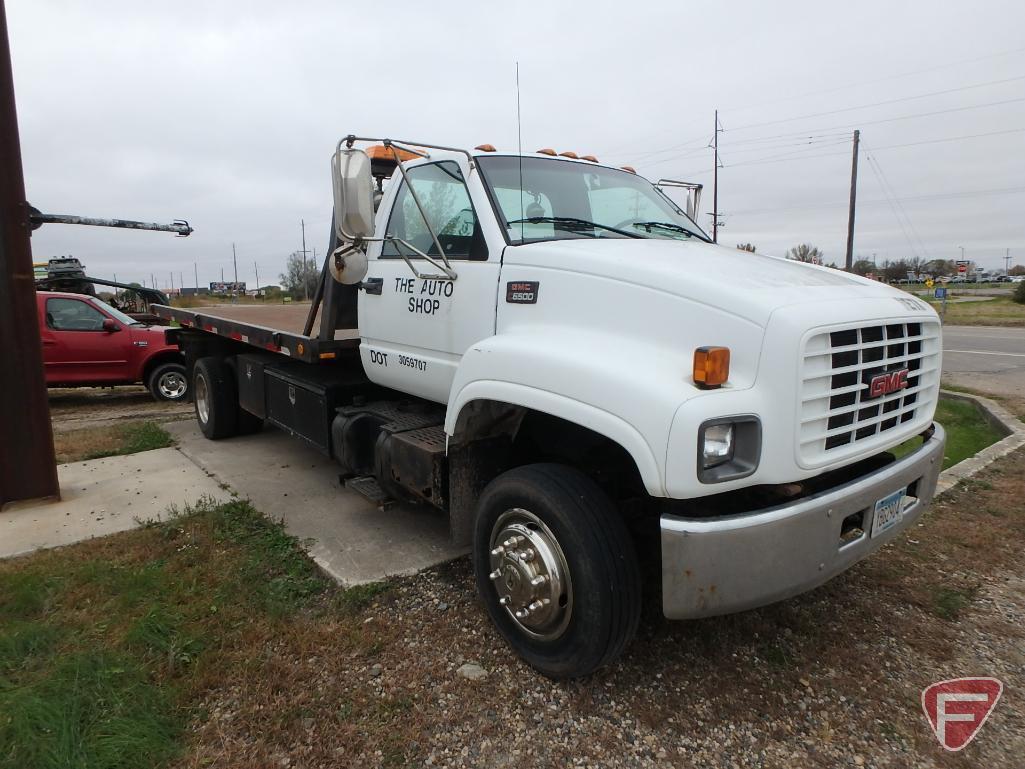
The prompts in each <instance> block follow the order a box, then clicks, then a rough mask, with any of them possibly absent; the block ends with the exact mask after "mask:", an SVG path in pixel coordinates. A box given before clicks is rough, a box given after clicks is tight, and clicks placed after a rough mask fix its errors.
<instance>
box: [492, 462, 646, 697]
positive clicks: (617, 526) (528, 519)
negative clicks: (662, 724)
mask: <svg viewBox="0 0 1025 769" xmlns="http://www.w3.org/2000/svg"><path fill="white" fill-rule="evenodd" d="M473 562H474V572H475V575H476V578H477V589H478V590H479V591H480V594H481V596H482V598H483V599H484V603H485V605H486V606H487V610H488V613H489V614H490V615H491V619H492V621H493V622H494V623H495V625H496V626H497V628H498V630H499V632H500V633H501V634H502V636H503V637H504V638H505V639H506V641H508V642H509V644H510V646H512V647H513V649H515V650H516V652H517V653H518V654H519V655H520V656H521V657H523V659H525V660H526V661H527V662H528V663H529V664H530V665H531V666H533V667H534V668H536V669H537V670H539V671H540V672H541V673H543V674H545V675H547V676H549V677H552V678H574V677H578V676H584V675H587V674H589V673H591V672H593V671H595V670H597V669H598V668H600V667H602V666H603V665H607V664H608V663H610V662H611V661H612V660H614V659H615V658H616V657H618V656H619V654H620V653H621V652H622V651H623V649H624V648H625V647H626V644H627V643H628V642H629V641H630V639H631V638H632V637H633V635H634V633H635V632H636V630H637V623H638V621H639V619H640V610H641V578H640V570H639V568H638V564H637V556H636V554H635V553H634V549H633V543H632V541H631V539H630V534H629V532H628V531H627V529H626V526H625V525H624V523H623V520H622V518H621V517H620V515H619V513H618V512H617V510H616V508H615V506H614V505H613V504H612V501H611V500H610V499H609V498H608V496H606V494H605V493H604V492H603V491H602V490H601V489H599V488H598V486H597V485H596V484H595V483H594V482H593V481H591V480H590V479H589V478H588V477H587V476H585V475H584V474H583V473H581V472H579V471H578V470H575V469H573V468H570V467H565V466H563V465H555V464H537V465H527V466H525V467H519V468H516V469H514V470H510V471H509V472H507V473H504V474H503V475H500V476H499V477H498V478H496V479H495V480H494V481H492V482H491V483H490V484H489V485H488V487H487V488H486V489H485V490H484V493H483V494H482V495H481V498H480V501H479V503H478V507H477V517H476V520H475V524H474V540H473Z"/></svg>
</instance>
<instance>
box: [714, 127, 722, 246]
mask: <svg viewBox="0 0 1025 769" xmlns="http://www.w3.org/2000/svg"><path fill="white" fill-rule="evenodd" d="M719 130H720V129H719V110H716V111H715V133H714V134H713V135H712V155H713V159H714V160H715V162H714V163H713V164H712V242H713V243H718V242H719Z"/></svg>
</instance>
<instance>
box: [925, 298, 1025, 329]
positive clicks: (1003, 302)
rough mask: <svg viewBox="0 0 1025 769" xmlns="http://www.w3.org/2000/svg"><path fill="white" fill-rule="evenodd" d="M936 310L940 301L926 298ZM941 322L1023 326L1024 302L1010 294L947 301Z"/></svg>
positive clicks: (958, 324) (1024, 320) (970, 324)
mask: <svg viewBox="0 0 1025 769" xmlns="http://www.w3.org/2000/svg"><path fill="white" fill-rule="evenodd" d="M927 301H928V302H929V304H931V305H932V306H933V309H935V310H936V312H941V309H942V303H941V302H938V301H936V300H935V299H928V300H927ZM941 316H942V317H943V322H944V323H948V324H950V325H952V326H1025V304H1017V303H1016V302H1014V301H1012V300H1011V297H1010V296H996V297H993V298H991V299H986V300H983V301H978V302H949V301H948V302H947V309H946V313H945V314H944V313H942V312H941Z"/></svg>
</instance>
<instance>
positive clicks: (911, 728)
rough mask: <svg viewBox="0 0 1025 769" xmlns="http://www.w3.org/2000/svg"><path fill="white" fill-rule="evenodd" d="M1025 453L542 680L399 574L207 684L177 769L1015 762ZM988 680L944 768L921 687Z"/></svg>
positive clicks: (463, 586)
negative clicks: (361, 604)
mask: <svg viewBox="0 0 1025 769" xmlns="http://www.w3.org/2000/svg"><path fill="white" fill-rule="evenodd" d="M1023 498H1025V452H1018V453H1017V454H1015V455H1012V456H1011V457H1009V458H1006V459H1004V460H1002V461H1001V462H1000V463H998V464H997V465H995V466H994V467H993V468H991V469H989V470H987V471H985V472H984V473H983V475H982V476H981V477H980V478H978V479H977V480H975V481H973V482H970V483H969V484H967V485H962V486H961V487H958V488H957V489H956V490H954V491H953V492H951V493H950V494H948V495H947V496H946V497H944V499H943V500H942V501H941V502H940V503H939V504H937V505H936V506H935V507H934V509H933V510H932V511H931V512H930V513H929V515H928V516H927V518H925V519H924V522H923V523H922V524H921V525H919V527H918V528H916V529H915V530H914V531H913V532H912V533H911V534H910V536H909V537H907V538H905V539H903V540H901V541H899V542H896V543H894V544H892V545H889V546H887V547H886V548H885V549H884V551H883V552H882V553H880V554H879V555H877V556H875V557H873V558H871V559H869V560H867V561H865V562H863V563H862V564H859V565H858V566H856V567H855V568H854V569H852V570H851V571H850V572H848V573H847V574H845V575H843V576H841V577H839V578H837V579H836V580H834V581H832V582H831V583H829V584H827V585H825V586H824V587H822V588H820V589H818V590H816V591H813V592H812V593H810V594H807V595H805V596H801V597H798V598H796V599H793V600H790V601H787V602H784V603H781V604H777V605H775V606H771V607H767V608H765V609H761V610H758V611H752V612H746V613H743V614H739V615H734V616H730V617H721V618H715V619H709V620H703V621H697V622H684V623H669V622H666V621H665V620H663V619H661V618H660V617H659V615H658V611H657V608H655V609H651V607H649V611H648V612H647V614H646V616H645V618H644V620H643V621H642V625H641V629H640V633H639V636H638V638H637V640H636V641H635V642H634V643H633V644H632V645H631V646H630V647H629V649H628V650H627V653H626V654H625V655H624V657H623V658H622V659H621V660H620V661H619V662H618V663H617V664H615V665H613V666H612V667H610V668H608V669H606V670H603V671H600V672H599V673H597V674H595V675H593V676H591V677H589V678H587V679H583V680H580V681H572V682H554V681H550V680H547V679H545V678H543V677H541V676H539V675H537V674H536V673H534V672H533V671H532V670H531V669H529V668H528V667H526V666H525V665H524V664H523V663H521V662H520V661H519V660H518V658H516V657H515V656H514V655H513V654H512V653H511V651H510V650H509V649H508V648H507V647H506V646H505V644H504V643H503V642H502V641H501V639H500V638H499V637H498V636H497V634H496V633H495V632H494V631H493V629H492V627H491V626H490V624H489V623H488V620H487V617H486V615H485V612H484V610H483V607H482V606H481V604H480V602H479V600H478V598H477V596H476V592H475V590H474V587H473V582H472V576H471V573H470V569H469V565H468V563H467V561H466V560H465V559H464V560H461V561H457V562H455V563H453V564H450V565H448V566H445V567H441V568H438V569H434V570H432V571H429V572H426V573H424V574H421V575H418V576H415V577H410V578H405V579H399V580H395V581H394V582H392V583H391V589H390V590H388V591H387V592H386V593H383V594H382V595H380V596H377V597H376V598H375V599H374V600H373V601H372V602H371V603H370V604H369V605H368V606H367V607H366V608H364V609H362V610H361V612H360V613H359V614H357V615H356V616H355V617H354V618H353V621H354V623H355V627H356V630H353V629H352V628H351V627H346V626H343V625H338V624H329V625H328V626H325V625H324V623H323V622H320V621H317V620H316V619H313V618H311V619H310V621H309V622H308V623H304V622H298V623H295V625H294V627H293V628H291V629H290V630H291V632H290V633H289V634H288V636H287V637H282V636H281V635H275V636H270V637H267V638H266V639H265V641H264V642H263V643H262V646H261V647H260V648H261V649H262V651H261V653H260V655H259V657H258V659H255V660H253V659H250V660H249V661H248V662H247V663H246V664H245V665H239V666H237V667H238V670H236V671H233V672H232V673H230V674H229V675H228V676H227V678H226V680H223V681H221V682H219V684H218V685H216V686H214V687H212V688H211V690H210V692H209V695H208V697H207V701H206V702H205V703H204V706H203V708H202V710H203V712H204V713H207V714H208V717H207V718H206V719H204V720H202V721H201V722H199V723H197V725H196V728H195V732H194V734H193V744H192V748H191V750H190V757H189V758H188V759H187V760H185V761H183V762H182V763H183V765H186V766H196V767H199V766H204V767H206V766H286V767H289V766H290V767H335V766H360V767H363V766H368V767H371V766H443V767H506V766H509V767H513V766H515V767H563V766H593V767H724V768H728V769H735V768H737V767H839V766H853V767H861V766H868V767H909V766H915V767H947V766H955V767H968V766H986V767H993V768H997V767H1009V768H1010V767H1020V766H1022V763H1023V756H1025V719H1023V716H1025V703H1023V699H1022V692H1023V691H1025V630H1023V628H1025V579H1023V578H1022V574H1023V573H1025V557H1023V555H1022V552H1021V548H1020V545H1019V544H1018V543H1019V542H1020V531H1021V525H1022V523H1023V522H1025V503H1023V501H1022V500H1023ZM969 675H984V676H995V677H997V678H1000V679H1001V680H1002V681H1003V682H1004V685H1005V690H1004V696H1003V698H1002V700H1001V701H1000V703H999V704H998V706H997V708H996V710H995V711H994V713H993V715H992V717H991V718H990V719H989V721H988V722H987V723H986V725H985V726H984V727H983V729H982V731H981V733H980V735H979V737H978V738H977V739H976V740H975V742H973V743H972V744H971V745H969V746H968V747H967V748H966V749H965V750H964V751H963V752H962V753H959V754H947V753H944V751H943V750H941V749H940V747H939V745H938V744H937V742H936V740H935V738H934V737H933V735H932V733H931V731H930V729H929V727H928V725H927V723H926V720H925V718H924V716H923V714H922V711H921V706H920V704H919V703H920V692H921V690H922V689H923V688H924V687H925V686H927V685H928V684H930V683H933V682H935V681H937V680H941V679H945V678H953V677H959V676H969Z"/></svg>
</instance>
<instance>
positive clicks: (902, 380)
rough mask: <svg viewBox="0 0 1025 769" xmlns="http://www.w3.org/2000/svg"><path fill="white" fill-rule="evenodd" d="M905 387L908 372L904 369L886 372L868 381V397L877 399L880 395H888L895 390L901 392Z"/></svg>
mask: <svg viewBox="0 0 1025 769" xmlns="http://www.w3.org/2000/svg"><path fill="white" fill-rule="evenodd" d="M907 386H908V370H907V369H906V368H902V369H900V370H898V371H886V372H884V373H882V374H879V375H878V376H874V377H872V379H870V380H869V383H868V397H869V398H878V397H880V396H881V395H889V394H890V393H895V392H897V390H903V389H904V388H906V387H907Z"/></svg>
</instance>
